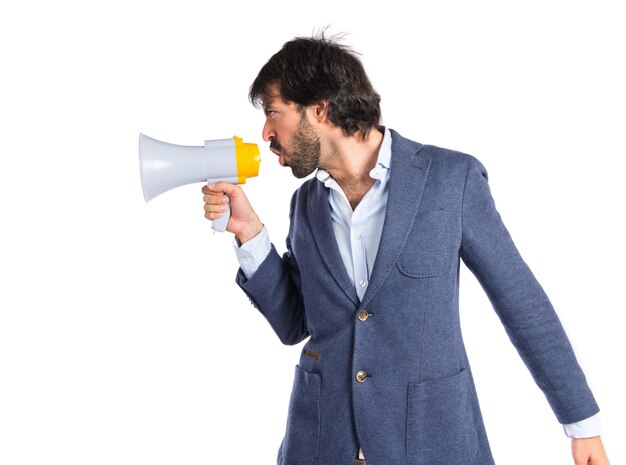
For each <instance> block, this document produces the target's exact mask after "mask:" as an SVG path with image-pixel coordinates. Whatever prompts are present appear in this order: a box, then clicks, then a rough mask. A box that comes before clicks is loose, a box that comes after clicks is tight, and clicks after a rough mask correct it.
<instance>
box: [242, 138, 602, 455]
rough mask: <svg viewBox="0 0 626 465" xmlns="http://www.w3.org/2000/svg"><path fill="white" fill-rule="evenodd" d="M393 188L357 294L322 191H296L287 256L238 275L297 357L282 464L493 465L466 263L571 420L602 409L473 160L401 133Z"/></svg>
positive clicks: (310, 184) (313, 182) (312, 186)
mask: <svg viewBox="0 0 626 465" xmlns="http://www.w3.org/2000/svg"><path fill="white" fill-rule="evenodd" d="M390 175H391V178H390V183H391V184H390V187H389V199H388V205H387V211H386V218H385V224H384V227H383V232H382V237H381V241H380V246H379V251H378V255H377V258H376V263H375V264H374V268H373V271H372V276H371V280H370V283H369V286H368V288H367V291H366V293H365V295H364V297H363V300H362V301H359V299H358V297H357V294H356V291H355V289H354V286H353V284H352V283H351V282H350V278H349V277H348V274H347V272H346V270H345V267H344V265H343V262H342V259H341V256H340V254H339V250H338V247H337V243H336V241H335V237H334V233H333V227H332V223H331V217H330V210H329V208H330V207H329V203H328V190H327V189H326V188H325V187H324V186H323V185H322V183H320V182H319V181H318V180H317V179H315V178H313V179H310V180H308V181H306V182H305V183H304V184H303V185H302V186H301V187H300V188H299V189H298V190H297V191H296V192H295V194H294V196H293V199H292V202H291V213H290V218H291V225H290V229H289V235H288V238H287V252H286V253H285V255H284V256H283V257H280V256H279V255H278V254H277V252H276V250H275V249H274V248H273V247H272V251H271V252H270V254H269V256H268V257H267V258H266V259H265V260H264V261H263V263H262V264H261V265H260V267H259V269H258V270H257V272H256V273H255V274H254V275H253V276H252V277H251V278H250V279H246V277H245V275H244V274H243V272H242V271H241V270H239V273H238V275H237V283H238V284H239V285H240V286H241V288H242V289H243V290H244V291H245V292H246V293H247V295H248V296H249V297H250V299H251V301H252V303H253V304H254V305H255V306H256V307H257V308H258V309H259V311H260V312H261V313H262V314H263V315H264V316H265V317H266V319H267V320H268V322H269V323H270V325H271V326H272V328H273V329H274V331H275V332H276V334H277V335H278V337H279V338H280V339H281V341H282V342H283V343H285V344H297V343H299V342H301V341H303V340H304V339H306V338H307V337H308V341H307V342H306V344H305V345H304V347H303V350H302V354H301V356H300V362H299V364H298V365H297V366H296V368H295V375H294V384H293V390H292V394H291V400H290V404H289V414H288V419H287V428H286V434H285V437H284V439H283V442H282V444H281V447H280V449H279V454H278V464H279V465H281V464H282V465H313V464H318V465H352V462H353V459H354V457H356V454H357V448H358V446H359V445H360V446H361V447H362V449H363V452H364V454H365V457H366V460H367V464H368V465H400V464H407V465H487V464H493V463H494V461H493V458H492V456H491V452H490V449H489V444H488V441H487V436H486V433H485V428H484V425H483V421H482V418H481V413H480V408H479V405H478V399H477V396H476V391H475V387H474V382H473V379H472V372H471V369H470V364H469V361H468V359H467V355H466V351H465V348H464V345H463V339H462V336H461V327H460V321H459V308H458V307H459V305H458V304H459V266H460V260H463V262H464V263H465V265H466V266H467V267H468V268H469V269H470V270H471V271H472V272H473V273H474V275H475V276H476V277H477V279H478V280H479V281H480V283H481V285H482V286H483V288H484V290H485V292H486V293H487V295H488V297H489V299H490V301H491V303H492V304H493V307H494V309H495V311H496V312H497V314H498V316H499V317H500V319H501V321H502V323H503V325H504V327H505V329H506V331H507V333H508V335H509V337H510V339H511V341H512V342H513V344H514V345H515V347H516V348H517V350H518V352H519V354H520V356H521V357H522V359H523V361H524V362H525V364H526V366H527V367H528V369H529V370H530V372H531V374H532V376H533V377H534V380H535V381H536V383H537V385H538V386H539V387H540V388H541V390H542V391H543V393H544V394H545V396H546V398H547V400H548V402H549V404H550V406H551V407H552V409H553V411H554V413H555V415H556V417H557V418H558V420H559V422H561V423H573V422H576V421H580V420H582V419H585V418H587V417H589V416H591V415H593V414H595V413H597V412H598V410H599V409H598V406H597V404H596V402H595V400H594V397H593V394H592V393H591V391H590V389H589V387H588V385H587V382H586V380H585V376H584V374H583V372H582V370H581V368H580V366H579V365H578V363H577V361H576V358H575V356H574V353H573V350H572V347H571V345H570V343H569V341H568V339H567V336H566V334H565V332H564V331H563V328H562V326H561V324H560V322H559V319H558V317H557V315H556V313H555V312H554V310H553V308H552V305H551V304H550V302H549V300H548V298H547V296H546V294H545V293H544V291H543V289H542V288H541V286H540V285H539V283H538V282H537V280H536V279H535V277H534V276H533V274H532V272H531V270H530V269H529V268H528V266H527V265H526V264H525V262H524V261H523V259H522V258H521V257H520V254H519V252H518V251H517V249H516V247H515V245H514V243H513V241H512V240H511V237H510V236H509V233H508V231H507V230H506V228H505V226H504V224H503V223H502V221H501V219H500V216H499V214H498V212H497V211H496V208H495V205H494V201H493V199H492V197H491V193H490V190H489V186H488V183H487V173H486V171H485V168H484V167H483V166H482V165H481V163H480V162H479V161H478V160H477V159H475V158H474V157H472V156H470V155H466V154H462V153H459V152H454V151H451V150H446V149H442V148H438V147H434V146H428V145H422V144H419V143H416V142H413V141H410V140H408V139H405V138H403V137H401V136H400V135H399V134H398V133H396V132H394V131H392V158H391V173H390Z"/></svg>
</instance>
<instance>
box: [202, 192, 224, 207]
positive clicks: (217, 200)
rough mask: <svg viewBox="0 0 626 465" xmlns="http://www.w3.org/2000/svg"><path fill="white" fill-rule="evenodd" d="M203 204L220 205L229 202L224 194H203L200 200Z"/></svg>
mask: <svg viewBox="0 0 626 465" xmlns="http://www.w3.org/2000/svg"><path fill="white" fill-rule="evenodd" d="M202 199H203V200H204V203H208V204H213V205H222V204H226V203H228V202H229V199H228V196H227V195H224V194H205V195H204V197H203V198H202Z"/></svg>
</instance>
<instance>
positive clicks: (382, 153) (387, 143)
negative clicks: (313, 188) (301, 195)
mask: <svg viewBox="0 0 626 465" xmlns="http://www.w3.org/2000/svg"><path fill="white" fill-rule="evenodd" d="M390 170H391V131H389V128H387V127H385V128H384V134H383V142H382V144H380V150H379V151H378V158H377V159H376V165H375V166H374V168H372V170H371V171H370V176H371V177H372V179H380V180H381V181H382V180H384V178H385V177H386V176H387V173H388V172H389V171H390ZM315 177H316V178H317V180H318V181H319V182H321V183H322V184H324V185H325V186H326V187H330V186H329V185H328V182H329V181H331V180H333V178H332V176H331V175H330V173H329V172H328V171H326V170H323V169H321V168H318V169H317V171H316V172H315ZM333 181H334V180H333Z"/></svg>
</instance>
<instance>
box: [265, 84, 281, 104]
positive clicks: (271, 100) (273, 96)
mask: <svg viewBox="0 0 626 465" xmlns="http://www.w3.org/2000/svg"><path fill="white" fill-rule="evenodd" d="M277 102H281V103H284V102H283V99H282V98H281V96H280V88H279V87H278V84H270V85H268V86H267V87H266V88H265V92H263V99H262V100H261V103H262V105H263V108H266V107H268V106H270V105H274V104H276V103H277Z"/></svg>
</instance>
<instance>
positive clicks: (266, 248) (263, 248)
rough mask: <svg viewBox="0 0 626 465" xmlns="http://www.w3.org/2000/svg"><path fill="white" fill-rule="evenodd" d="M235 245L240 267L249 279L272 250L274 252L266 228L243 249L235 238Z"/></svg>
mask: <svg viewBox="0 0 626 465" xmlns="http://www.w3.org/2000/svg"><path fill="white" fill-rule="evenodd" d="M233 245H234V246H235V254H236V255H237V259H238V260H239V266H241V269H242V270H243V273H244V274H245V275H246V278H248V279H250V278H251V277H252V275H253V274H254V273H255V272H256V270H257V269H258V268H259V265H260V264H261V263H263V260H265V259H266V258H267V256H268V255H269V253H270V250H272V243H271V242H270V236H269V234H268V233H267V228H265V226H263V229H262V230H261V232H260V233H259V234H257V235H256V236H254V237H253V238H252V239H250V240H249V241H246V242H245V243H244V244H242V245H241V247H240V246H239V244H238V243H237V240H236V239H235V238H233Z"/></svg>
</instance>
